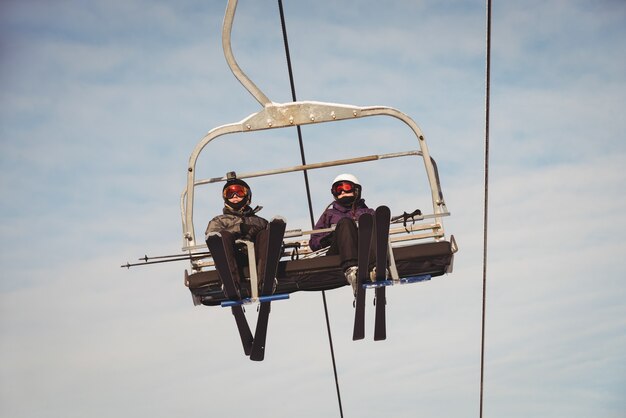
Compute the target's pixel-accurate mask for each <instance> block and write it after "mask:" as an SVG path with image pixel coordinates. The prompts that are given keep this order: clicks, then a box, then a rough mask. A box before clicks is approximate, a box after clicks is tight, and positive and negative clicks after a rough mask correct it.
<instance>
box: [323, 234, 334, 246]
mask: <svg viewBox="0 0 626 418" xmlns="http://www.w3.org/2000/svg"><path fill="white" fill-rule="evenodd" d="M332 243H333V234H332V232H331V233H330V234H328V235H326V236H325V237H324V238H322V239H321V240H320V245H321V246H322V248H324V247H330V244H332Z"/></svg>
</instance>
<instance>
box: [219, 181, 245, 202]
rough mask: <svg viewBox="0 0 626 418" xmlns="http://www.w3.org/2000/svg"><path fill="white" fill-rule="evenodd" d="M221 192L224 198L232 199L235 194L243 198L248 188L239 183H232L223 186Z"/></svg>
mask: <svg viewBox="0 0 626 418" xmlns="http://www.w3.org/2000/svg"><path fill="white" fill-rule="evenodd" d="M222 194H223V196H224V199H232V198H233V197H235V196H237V197H241V198H244V197H246V196H247V195H248V188H247V187H246V186H242V185H241V184H232V185H230V186H228V187H227V188H225V189H224V192H223V193H222Z"/></svg>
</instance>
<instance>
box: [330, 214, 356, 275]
mask: <svg viewBox="0 0 626 418" xmlns="http://www.w3.org/2000/svg"><path fill="white" fill-rule="evenodd" d="M358 238H359V232H358V230H357V226H356V223H355V222H354V221H353V220H352V219H351V218H343V219H341V220H340V221H339V222H338V223H337V227H336V228H335V231H334V232H333V241H332V243H331V245H330V248H329V249H328V253H327V254H329V255H333V254H339V259H340V261H341V268H342V269H343V270H344V271H345V270H346V269H347V268H348V267H352V266H356V265H357V263H358V257H359V255H358V242H359V241H358Z"/></svg>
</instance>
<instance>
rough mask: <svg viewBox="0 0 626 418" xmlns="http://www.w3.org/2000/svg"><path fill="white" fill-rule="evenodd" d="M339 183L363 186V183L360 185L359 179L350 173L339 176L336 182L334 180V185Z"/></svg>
mask: <svg viewBox="0 0 626 418" xmlns="http://www.w3.org/2000/svg"><path fill="white" fill-rule="evenodd" d="M338 181H349V182H350V183H354V184H356V185H357V186H360V185H361V183H359V179H357V178H356V176H355V175H352V174H348V173H344V174H339V175H338V176H337V177H335V180H333V184H335V183H337V182H338Z"/></svg>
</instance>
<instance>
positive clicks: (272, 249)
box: [250, 218, 286, 361]
mask: <svg viewBox="0 0 626 418" xmlns="http://www.w3.org/2000/svg"><path fill="white" fill-rule="evenodd" d="M285 227H286V223H285V221H284V220H283V219H281V218H274V219H272V221H271V222H270V224H269V233H268V237H267V248H266V252H265V254H264V264H263V266H261V267H262V268H261V269H260V270H261V271H259V280H260V282H259V283H260V286H261V295H260V296H261V297H264V296H269V295H271V294H272V293H273V292H274V279H275V278H276V270H277V268H278V262H279V261H280V257H281V255H282V251H283V249H282V247H283V237H284V235H285ZM270 306H271V301H267V302H261V304H260V307H259V316H258V319H257V323H256V330H255V331H254V341H253V342H252V351H251V352H250V360H253V361H262V360H263V358H265V340H266V337H267V324H268V321H269V315H270Z"/></svg>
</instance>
